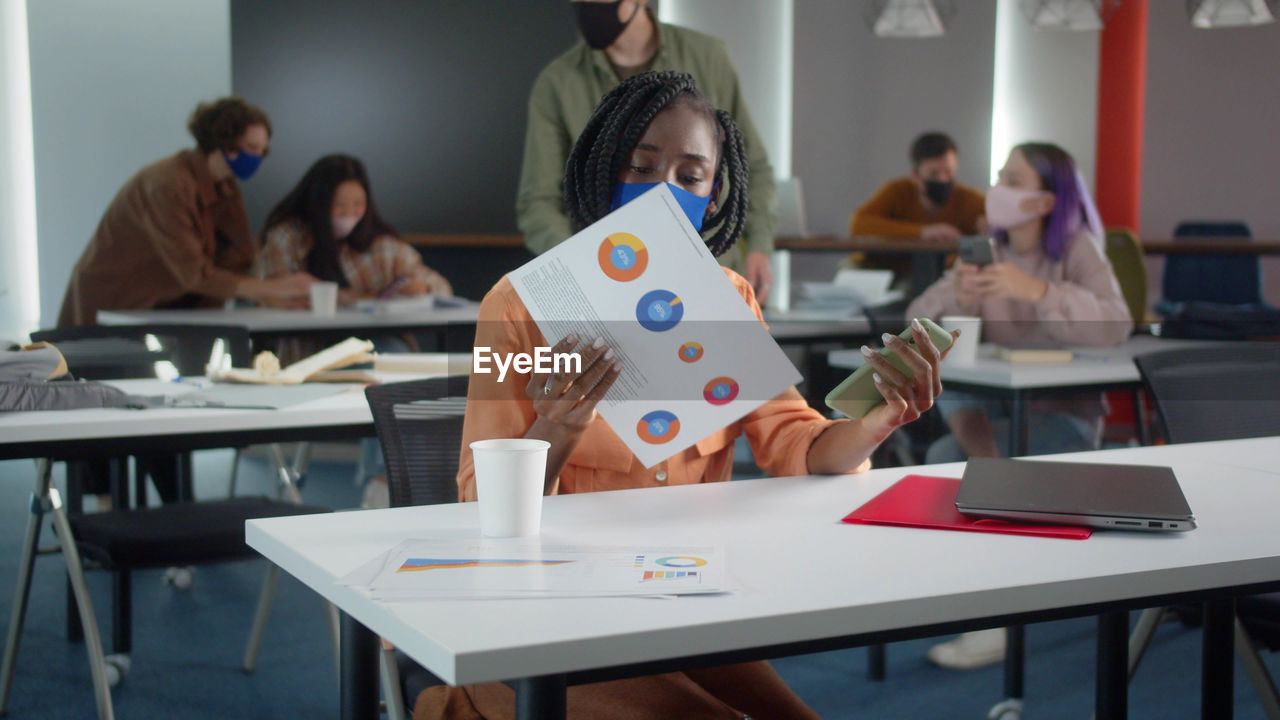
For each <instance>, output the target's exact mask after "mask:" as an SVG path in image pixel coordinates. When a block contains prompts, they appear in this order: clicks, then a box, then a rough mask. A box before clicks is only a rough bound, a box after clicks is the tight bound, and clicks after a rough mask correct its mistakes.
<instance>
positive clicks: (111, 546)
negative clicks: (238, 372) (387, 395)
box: [0, 326, 329, 717]
mask: <svg viewBox="0 0 1280 720" xmlns="http://www.w3.org/2000/svg"><path fill="white" fill-rule="evenodd" d="M32 338H33V340H36V341H48V342H54V343H56V344H57V345H58V347H59V348H60V349H63V348H77V343H88V344H87V345H80V346H79V348H86V347H103V346H102V344H101V343H102V342H103V341H106V340H108V339H114V340H117V341H119V343H118V344H117V351H118V352H116V351H113V352H116V354H115V355H113V359H112V362H116V361H119V360H122V359H123V360H126V361H127V362H124V363H123V364H120V365H111V364H110V363H103V362H101V358H98V359H97V360H95V358H93V357H92V356H91V353H89V352H88V351H86V352H84V353H79V352H77V350H71V351H70V352H69V354H68V355H67V356H66V357H67V358H68V369H69V370H71V371H72V372H73V373H76V372H80V373H83V374H84V375H92V376H96V377H104V376H113V377H119V376H118V375H116V373H121V372H123V373H125V374H135V376H137V375H141V376H149V377H154V376H155V369H154V363H155V362H157V360H156V357H162V358H164V359H165V360H167V361H169V362H173V363H174V366H175V369H176V370H177V371H178V372H180V373H183V372H185V373H190V374H201V373H203V370H204V366H205V364H206V362H207V361H208V359H209V357H210V353H211V350H212V348H213V347H214V344H215V343H217V342H219V341H221V343H222V345H223V351H224V352H227V353H229V354H230V355H231V357H232V358H233V361H235V362H237V363H238V364H247V362H248V356H249V339H248V333H247V332H246V331H245V329H244V328H242V327H230V328H227V327H174V326H120V327H88V328H68V329H62V330H48V331H40V332H38V333H34V334H33V335H32ZM135 341H136V342H137V343H139V344H140V346H141V348H143V350H142V351H139V352H140V354H136V355H135V354H134V352H135V351H136V350H137V348H136V347H135V348H134V349H133V350H130V349H129V347H130V346H129V343H130V342H135ZM129 368H133V369H134V371H133V372H132V373H130V372H129V370H128V369H129ZM144 369H145V370H149V371H150V372H146V371H145V370H144ZM82 376H83V375H82ZM144 412H145V411H144ZM82 464H83V463H82ZM184 464H185V465H187V466H188V467H189V461H188V462H187V463H181V462H179V466H180V467H181V466H182V465H184ZM95 465H96V466H97V469H98V470H99V471H101V470H103V469H104V468H105V471H106V472H107V473H108V474H109V475H110V476H111V485H112V495H113V497H114V499H115V501H116V502H115V503H114V504H115V506H116V509H113V510H110V511H107V512H99V513H93V514H89V515H85V514H82V513H80V512H78V508H76V507H74V506H72V507H71V508H70V509H71V510H72V512H71V513H69V514H68V515H69V516H68V517H67V518H66V521H67V525H66V526H65V527H66V528H67V529H69V531H70V532H69V535H70V536H71V537H72V538H74V541H75V546H76V548H77V549H78V550H79V553H80V554H82V555H83V556H84V557H85V558H86V559H87V560H91V561H93V562H95V563H96V564H97V565H98V566H99V567H101V568H104V569H107V570H110V571H112V573H113V582H112V625H113V632H112V639H113V646H114V647H113V649H114V651H115V653H114V654H113V655H110V656H106V657H104V656H103V654H102V650H101V640H100V639H99V638H98V637H97V623H96V622H88V621H86V622H85V623H84V626H83V628H82V627H81V625H80V624H79V623H73V622H72V619H73V618H74V619H75V620H79V619H80V618H81V617H82V615H83V616H85V617H89V618H92V610H91V608H90V605H89V603H88V600H87V598H88V593H87V590H86V589H85V585H84V576H83V572H82V568H81V565H80V563H79V562H78V558H76V559H74V560H73V559H70V558H69V559H68V563H67V565H68V583H69V586H70V588H69V589H70V590H71V592H70V593H69V594H68V596H69V598H70V597H74V598H76V602H77V603H78V604H82V605H83V607H79V608H77V607H76V606H72V605H71V602H70V600H69V602H68V624H69V630H70V631H71V635H72V637H73V638H75V637H76V635H77V634H79V633H81V632H82V631H84V632H85V634H86V635H93V637H92V638H86V639H88V640H89V642H88V649H89V655H90V666H91V670H92V674H93V676H94V683H95V689H96V691H97V692H98V696H99V714H100V715H103V713H105V716H108V717H109V716H110V714H111V709H110V696H109V695H108V694H106V693H105V692H104V691H103V690H102V689H101V688H98V687H97V686H98V685H99V683H100V682H101V679H102V678H106V682H108V683H109V684H111V685H114V684H116V683H118V682H119V681H120V680H122V679H123V677H124V675H125V674H126V673H127V671H128V668H129V665H130V661H129V659H128V653H129V652H130V651H131V649H132V601H131V573H132V571H133V570H135V569H144V568H160V567H168V566H173V565H201V564H208V563H215V562H227V561H235V560H249V559H256V558H258V557H259V556H258V554H257V553H256V552H255V551H254V550H253V549H252V548H250V547H249V546H248V545H246V544H245V542H244V525H245V521H247V520H250V519H256V518H263V517H275V516H282V515H301V514H310V513H319V512H329V509H328V508H323V507H317V506H310V505H304V504H302V502H301V497H300V496H299V495H298V491H297V488H296V486H294V485H292V478H291V477H289V478H288V479H286V474H280V475H281V486H280V488H279V490H280V497H279V498H267V497H235V498H226V499H221V500H216V501H208V502H178V503H171V504H165V505H162V506H160V507H155V508H138V509H128V503H127V492H126V491H125V490H124V488H123V483H122V482H121V480H122V479H123V476H124V475H125V474H126V472H127V467H128V463H127V459H126V458H113V459H111V460H109V461H107V462H106V463H95ZM37 467H38V468H39V470H38V472H40V473H41V477H42V478H43V482H44V487H46V488H47V487H48V483H49V477H50V467H51V463H49V462H48V461H42V462H39V463H37ZM148 467H149V463H148V462H147V461H143V460H141V459H140V460H139V463H138V482H139V483H141V482H142V479H141V477H142V474H143V473H144V472H146V471H147V468H148ZM71 475H72V473H69V477H70V476H71ZM186 479H187V480H189V475H188V476H187V478H186ZM138 497H139V498H143V497H145V494H144V493H143V492H142V489H141V488H140V489H139V493H138ZM187 497H188V498H189V497H190V496H189V495H188V496H187ZM38 499H39V498H38ZM33 502H34V500H33ZM34 512H35V509H34V505H33V513H34ZM57 512H58V513H60V512H61V511H60V506H59V509H58V510H57ZM58 531H59V534H62V533H63V532H64V530H63V528H62V527H58ZM30 550H31V552H32V557H30V558H25V557H24V559H23V561H22V564H21V565H20V577H19V587H20V588H26V589H27V590H28V591H29V583H28V582H27V580H29V575H30V571H31V565H32V563H33V562H34V548H30ZM24 552H25V551H24ZM24 573H25V576H23V574H24ZM278 577H279V569H278V568H276V567H275V566H271V567H270V568H269V569H268V574H267V578H266V580H265V581H264V584H263V588H262V593H261V595H260V597H259V603H258V610H257V613H256V615H255V618H254V623H253V628H252V630H251V632H250V637H249V642H248V645H247V648H246V650H245V655H244V659H243V664H242V667H243V669H244V670H245V671H246V672H248V671H251V670H252V669H253V667H254V664H255V663H256V659H257V651H258V648H259V646H260V643H261V639H262V634H263V630H264V628H265V623H266V618H267V616H268V614H269V612H270V607H271V599H272V596H273V593H274V589H275V584H276V581H277V579H278ZM20 592H22V591H21V590H20ZM82 598H83V600H81V599H82ZM19 601H20V602H19V603H18V605H20V606H21V607H22V608H24V609H25V606H26V598H25V596H24V597H22V598H19ZM77 609H78V610H79V612H77ZM86 613H87V614H86ZM21 625H22V616H21V615H19V616H18V617H17V621H16V622H15V623H14V628H13V629H12V630H11V632H10V633H9V636H8V640H7V642H6V649H5V656H4V657H5V665H4V668H3V670H0V696H3V695H5V694H6V693H7V689H8V687H9V686H10V684H11V682H12V678H13V670H14V668H13V661H14V660H15V659H16V654H17V646H18V639H19V637H20V633H21ZM104 704H105V705H106V707H105V708H104V707H103V706H104Z"/></svg>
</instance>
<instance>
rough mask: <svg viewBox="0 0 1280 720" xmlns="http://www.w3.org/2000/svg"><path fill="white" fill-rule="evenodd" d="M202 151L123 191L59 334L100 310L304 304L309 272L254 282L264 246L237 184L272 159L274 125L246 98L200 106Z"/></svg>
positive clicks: (194, 130) (103, 224)
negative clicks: (247, 302)
mask: <svg viewBox="0 0 1280 720" xmlns="http://www.w3.org/2000/svg"><path fill="white" fill-rule="evenodd" d="M187 128H188V130H190V131H191V135H192V136H193V137H194V138H195V140H196V146H197V147H196V148H195V149H193V150H184V151H182V152H180V153H178V154H176V155H173V156H172V157H168V158H165V159H163V160H160V161H158V162H155V163H152V164H151V165H148V166H146V167H144V168H142V169H141V170H139V171H138V172H137V174H135V175H134V176H133V177H132V178H130V179H129V181H128V182H126V183H125V184H124V187H122V188H120V191H119V192H118V193H117V194H116V197H115V199H114V200H112V201H111V204H110V205H109V206H108V207H107V210H106V212H105V213H103V215H102V220H101V221H100V222H99V223H98V229H97V231H96V232H95V233H94V235H93V238H92V239H91V240H90V241H89V246H88V247H87V248H85V251H84V254H83V255H81V256H80V260H79V262H77V263H76V266H75V268H74V269H73V270H72V272H71V280H70V282H69V283H68V285H67V294H66V296H65V297H64V298H63V301H62V311H61V312H60V313H59V315H58V327H67V326H75V325H93V324H96V322H97V315H98V311H99V310H149V309H153V308H175V307H197V306H216V305H218V304H220V303H222V302H223V301H225V300H226V299H228V298H234V297H246V298H251V299H255V300H265V299H271V300H275V301H277V302H284V303H289V302H296V303H298V304H304V303H305V299H306V297H307V295H308V288H309V286H310V284H311V283H312V282H314V280H315V279H314V278H312V277H311V276H310V275H307V274H306V273H295V274H292V275H288V276H284V277H280V278H275V279H272V280H259V279H257V278H254V277H251V276H249V275H248V274H247V273H248V272H249V268H250V266H251V265H252V263H253V259H254V256H255V254H256V245H255V243H254V241H253V237H252V235H251V234H250V232H249V217H248V214H247V213H246V211H245V206H244V199H243V198H242V197H241V195H240V188H239V186H238V185H237V182H236V181H237V179H240V180H244V179H247V178H248V177H249V176H251V175H252V174H253V172H254V171H255V170H256V169H257V167H258V163H259V162H261V160H262V157H263V156H264V155H265V154H266V153H267V145H268V142H269V141H270V138H271V123H270V121H269V120H268V119H267V116H266V113H264V112H262V110H260V109H258V108H256V107H254V106H253V105H250V104H248V103H246V102H245V101H243V100H241V99H240V98H235V97H230V98H223V99H221V100H218V101H216V102H213V103H207V104H201V105H199V106H198V107H197V108H196V110H195V112H194V113H192V115H191V119H190V121H189V122H188V123H187Z"/></svg>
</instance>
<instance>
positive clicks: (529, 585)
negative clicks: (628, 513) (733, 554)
mask: <svg viewBox="0 0 1280 720" xmlns="http://www.w3.org/2000/svg"><path fill="white" fill-rule="evenodd" d="M339 582H341V583H342V584H344V585H352V586H356V587H363V588H366V589H367V590H368V591H369V593H370V595H371V596H372V597H373V598H374V599H376V600H383V601H396V600H404V601H409V600H465V599H501V598H536V597H600V596H643V597H663V596H672V595H694V594H707V593H719V592H725V591H727V590H728V588H727V587H726V582H725V571H724V551H723V549H722V548H720V547H715V546H679V547H674V546H673V547H652V546H635V547H601V546H587V545H575V544H571V543H568V542H562V541H556V540H553V539H550V538H546V537H543V538H536V537H535V538H501V539H499V538H483V537H476V536H475V535H474V533H473V534H471V537H468V538H462V537H457V538H450V537H443V538H423V539H414V540H405V541H404V542H402V543H400V544H399V545H397V546H396V547H394V548H392V549H391V550H388V551H387V552H385V553H382V554H381V555H379V556H378V557H377V558H375V559H374V560H372V561H370V562H369V563H367V564H366V565H364V566H362V567H361V568H359V569H357V570H356V571H354V572H352V573H351V574H349V575H347V576H346V577H344V578H342V579H341V580H340V581H339Z"/></svg>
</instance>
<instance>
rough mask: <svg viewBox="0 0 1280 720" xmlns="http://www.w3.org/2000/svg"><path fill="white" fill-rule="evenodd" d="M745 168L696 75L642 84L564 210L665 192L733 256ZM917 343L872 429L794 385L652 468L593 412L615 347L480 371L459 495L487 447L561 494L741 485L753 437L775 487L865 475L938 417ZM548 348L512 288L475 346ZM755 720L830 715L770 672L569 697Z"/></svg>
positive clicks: (750, 301) (446, 692)
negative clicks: (899, 441)
mask: <svg viewBox="0 0 1280 720" xmlns="http://www.w3.org/2000/svg"><path fill="white" fill-rule="evenodd" d="M746 167H747V166H746V163H745V162H744V158H743V152H742V137H741V134H740V133H739V132H738V130H737V128H736V127H735V126H734V123H733V120H732V119H731V118H730V117H729V116H728V115H727V114H726V113H723V112H720V111H717V110H716V109H714V108H712V107H711V106H710V105H709V104H708V103H707V101H706V100H705V99H703V97H702V96H701V94H700V93H699V92H698V90H697V88H696V87H695V85H694V82H693V79H692V78H691V77H689V76H688V75H684V74H681V73H675V72H650V73H644V74H641V75H636V76H633V77H631V78H629V79H627V80H624V81H623V82H622V83H621V84H620V85H618V86H617V87H616V88H615V89H613V90H612V91H610V92H609V93H608V94H606V95H605V96H604V98H603V99H602V100H601V101H600V104H599V106H598V107H597V109H596V111H595V113H594V115H593V116H592V118H591V120H590V122H588V124H587V126H586V129H585V130H584V132H583V134H582V135H581V136H580V137H579V139H578V142H577V145H576V146H575V147H574V149H573V152H572V153H571V154H570V156H569V161H568V163H567V165H566V169H565V205H566V206H567V208H568V210H569V213H570V217H571V219H572V222H573V224H574V225H575V226H576V227H577V228H579V229H581V228H583V227H586V226H587V225H589V224H591V223H593V222H595V221H597V220H599V219H600V218H602V217H604V216H605V215H607V214H608V213H610V212H611V211H612V210H614V209H617V208H618V207H620V206H621V205H623V204H625V203H626V202H628V201H629V200H631V199H632V198H634V197H637V196H638V195H639V194H641V193H642V192H643V191H645V190H647V189H649V187H651V186H652V185H654V184H656V183H659V182H665V183H667V184H668V185H669V187H670V188H671V190H672V193H673V194H675V196H676V199H677V200H678V201H679V202H680V205H681V207H682V208H683V209H684V211H685V213H686V214H687V215H688V216H689V219H690V221H691V222H692V223H693V225H694V226H695V227H696V228H699V229H700V231H701V232H702V234H703V237H704V239H705V241H706V243H707V245H708V247H709V248H710V249H711V250H712V252H713V253H717V254H718V253H723V252H724V251H726V250H728V249H729V248H730V247H732V246H733V243H734V241H735V240H736V239H737V237H738V235H740V234H741V232H742V225H743V222H744V217H745V213H746V185H747V171H746ZM722 270H723V271H724V273H725V274H726V275H727V276H728V277H729V279H730V280H731V281H732V282H733V284H734V287H735V288H736V289H737V290H738V292H739V293H740V294H741V296H742V301H743V302H745V303H746V304H747V305H748V306H749V307H750V308H751V309H752V310H753V311H754V312H755V314H756V316H757V317H759V316H760V307H759V305H758V304H757V303H756V300H755V294H754V293H753V292H752V289H751V286H750V285H749V284H748V283H747V281H746V280H745V279H743V278H742V277H741V276H740V275H738V274H737V273H735V272H733V271H732V270H729V269H727V268H722ZM915 341H916V343H917V345H918V346H919V347H920V351H919V352H917V351H915V350H913V349H911V348H909V347H908V346H907V344H906V343H904V342H902V341H901V340H900V339H898V338H896V337H895V338H893V341H892V344H891V345H890V347H892V348H893V349H894V350H895V351H896V352H897V353H898V354H899V356H901V357H902V358H903V359H904V360H905V361H906V362H907V363H908V365H909V366H910V367H911V369H912V370H913V372H914V376H915V378H916V379H915V380H912V379H908V378H907V377H906V376H905V375H904V374H903V373H900V372H898V371H897V370H896V369H894V368H893V366H892V365H890V364H889V363H888V362H887V361H885V360H884V359H883V358H881V357H880V355H879V354H874V357H872V358H871V359H870V360H869V362H870V363H871V364H872V365H873V366H874V367H875V368H876V369H877V371H878V374H879V378H880V381H879V382H878V384H877V386H878V387H879V388H880V392H881V394H882V395H883V396H884V398H885V403H884V404H882V405H880V406H879V407H877V408H876V409H874V410H872V411H871V412H870V413H868V414H867V416H866V417H864V418H862V419H861V420H844V421H837V420H827V419H825V418H823V417H822V415H821V414H819V413H818V412H817V411H816V410H814V409H813V408H810V407H809V406H808V404H807V403H806V402H805V401H804V398H803V397H801V395H800V394H799V392H797V391H796V389H795V388H789V389H788V390H786V391H785V392H783V393H782V394H781V395H779V396H777V397H776V398H774V399H772V400H770V401H769V402H766V403H765V404H764V405H762V406H761V407H759V408H758V409H756V410H755V411H753V412H751V413H749V414H747V415H746V416H745V417H743V418H742V419H741V420H739V421H737V422H735V423H733V424H732V425H730V426H728V427H725V428H723V429H721V430H719V431H718V432H716V433H713V434H712V435H711V436H709V437H707V438H705V439H703V440H701V441H700V442H698V443H696V444H695V445H694V446H692V447H690V448H688V449H686V450H684V451H682V452H679V453H676V454H675V455H673V456H672V457H670V458H668V459H667V460H665V461H663V462H662V463H659V464H658V465H656V466H654V467H651V468H646V467H644V465H643V464H642V463H641V462H640V461H639V460H638V459H636V458H635V456H634V455H633V454H632V453H631V451H630V450H629V449H627V446H626V445H625V444H624V443H623V442H622V440H621V439H619V438H618V436H617V435H616V434H614V432H613V430H612V429H610V427H609V425H608V424H607V423H606V422H604V421H603V420H602V419H601V418H599V417H598V416H597V413H596V410H595V407H596V404H597V403H598V402H599V400H600V399H601V398H602V397H603V396H604V394H605V392H606V391H607V390H608V389H609V387H610V386H611V385H612V384H613V382H614V380H616V379H617V377H618V372H619V367H620V365H619V362H618V358H616V357H615V356H614V351H613V350H612V349H610V348H609V347H608V345H607V343H605V342H604V340H603V339H596V340H595V341H594V342H590V341H589V339H588V338H582V342H581V343H579V339H578V338H576V337H573V336H569V337H566V338H563V339H561V340H560V342H559V344H558V345H556V347H555V348H554V352H569V351H571V350H573V349H574V348H575V347H578V346H580V345H581V346H585V347H586V348H587V349H586V350H583V351H581V354H582V371H581V372H580V373H576V372H562V373H552V374H539V373H531V374H528V375H526V376H524V377H520V378H518V379H514V380H513V379H512V378H511V377H510V376H508V379H507V381H506V382H498V381H497V380H496V379H495V378H496V375H494V374H484V373H473V374H472V375H471V384H470V387H469V389H468V398H467V415H466V421H465V424H464V428H463V442H462V455H461V458H460V463H459V471H458V494H459V498H460V499H461V500H463V501H472V500H475V499H476V489H475V466H474V462H473V458H472V455H471V450H470V443H471V442H472V441H475V440H483V439H488V438H511V437H527V438H538V439H542V440H547V441H548V442H550V443H551V449H550V450H549V451H548V454H547V471H546V485H545V490H546V492H547V493H548V494H556V493H575V492H591V491H597V490H617V489H623V488H641V487H661V486H663V485H676V484H691V483H701V482H717V481H723V480H728V479H729V475H730V471H731V469H732V464H733V444H734V440H735V439H736V438H737V437H738V436H739V435H744V434H745V435H746V437H747V439H748V441H749V442H750V444H751V447H752V450H753V451H754V452H755V457H756V461H757V462H758V463H759V464H760V466H761V467H762V468H764V469H765V470H766V471H767V472H769V473H770V474H772V475H778V476H786V475H808V474H815V473H845V472H857V471H861V470H865V469H867V468H868V467H869V463H868V462H867V458H868V456H869V455H870V454H871V451H872V450H874V449H875V448H876V446H877V445H879V444H880V442H881V441H883V440H884V438H886V437H887V436H888V435H889V433H890V432H892V431H893V430H894V429H895V428H897V427H899V426H901V425H902V424H904V423H906V422H909V421H911V420H914V419H915V418H916V417H919V415H920V414H921V413H922V412H924V411H925V410H927V409H928V408H929V407H931V406H932V405H933V399H934V396H936V395H937V394H938V393H939V392H941V385H940V384H939V382H938V374H937V365H938V360H939V353H938V351H937V350H936V349H935V348H934V346H933V344H932V343H931V342H930V340H929V338H928V336H927V335H926V334H925V333H924V332H922V331H920V330H918V329H917V332H916V334H915ZM546 344H547V342H546V340H545V339H544V338H543V336H542V334H541V333H540V332H539V331H538V329H537V326H536V325H535V324H534V322H533V319H532V317H531V316H530V314H529V311H528V310H527V309H526V308H525V306H524V304H523V303H522V302H521V301H520V298H519V296H518V295H517V294H516V292H515V289H514V288H513V287H512V285H511V282H510V280H508V279H506V278H504V279H503V280H501V281H499V282H498V284H497V285H496V286H494V288H493V289H492V290H491V291H489V293H488V295H486V296H485V299H484V301H483V303H482V304H481V307H480V322H479V325H478V327H477V330H476V345H477V346H489V347H490V348H492V351H493V352H494V353H513V352H525V353H528V352H532V350H533V348H535V347H539V346H545V345H546ZM866 352H867V353H871V351H870V350H869V349H868V350H866ZM513 714H514V696H513V693H512V691H511V690H510V689H509V688H507V687H506V686H504V685H502V684H500V683H492V684H485V685H476V686H468V687H463V688H448V687H443V686H441V687H434V688H428V689H427V690H424V691H423V692H422V693H421V694H420V695H419V697H418V700H417V703H416V705H415V708H414V718H415V720H435V719H440V718H448V719H450V720H457V719H459V718H462V719H465V720H479V719H485V720H493V719H495V718H508V717H512V716H513ZM744 714H746V715H749V716H751V717H752V718H755V719H756V720H766V719H769V718H786V719H788V720H803V719H805V718H816V717H817V715H816V714H815V713H814V712H813V711H812V710H811V709H810V708H809V707H808V706H806V705H805V704H804V702H803V701H802V700H800V698H798V697H796V695H795V694H794V693H793V692H791V690H790V689H789V688H788V687H787V686H786V684H785V683H784V682H783V681H782V679H781V678H779V677H778V675H777V674H776V673H775V672H774V671H773V669H772V668H771V667H770V666H769V665H768V663H764V662H755V663H742V664H736V665H727V666H722V667H716V668H704V669H699V670H690V671H687V672H683V673H667V674H664V675H655V676H649V677H642V678H633V679H629V680H620V681H613V682H607V683H594V684H589V685H582V686H576V687H573V688H570V689H569V692H568V716H569V717H570V718H574V719H575V720H576V719H578V718H592V719H596V718H599V719H601V720H606V719H612V718H628V719H632V718H635V719H643V720H647V719H649V718H652V719H654V720H657V719H658V718H673V717H679V718H717V719H718V718H725V720H730V719H732V720H741V718H742V717H743V715H744Z"/></svg>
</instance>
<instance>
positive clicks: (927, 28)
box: [864, 0, 955, 38]
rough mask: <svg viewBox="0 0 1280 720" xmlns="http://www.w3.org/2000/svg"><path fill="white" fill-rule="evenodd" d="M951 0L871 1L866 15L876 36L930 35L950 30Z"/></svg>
mask: <svg viewBox="0 0 1280 720" xmlns="http://www.w3.org/2000/svg"><path fill="white" fill-rule="evenodd" d="M953 15H955V5H954V4H953V3H952V2H951V0H869V1H868V2H867V10H866V12H865V13H864V16H865V17H866V20H867V25H868V26H869V27H870V28H871V32H872V33H874V34H875V35H876V37H892V38H926V37H938V36H940V35H944V34H946V32H947V23H948V22H949V21H950V20H951V18H952V16H953Z"/></svg>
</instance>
